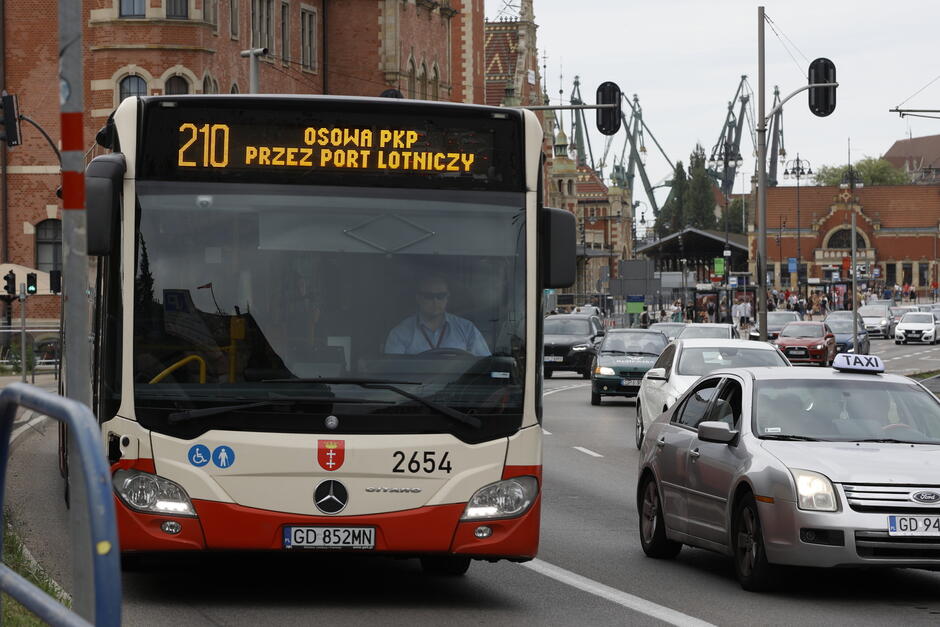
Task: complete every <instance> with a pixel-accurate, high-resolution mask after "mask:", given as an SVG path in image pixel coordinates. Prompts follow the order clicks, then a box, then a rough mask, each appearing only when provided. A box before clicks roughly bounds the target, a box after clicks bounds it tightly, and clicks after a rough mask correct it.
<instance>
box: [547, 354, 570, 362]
mask: <svg viewBox="0 0 940 627" xmlns="http://www.w3.org/2000/svg"><path fill="white" fill-rule="evenodd" d="M564 359H565V358H564V357H562V356H561V355H545V361H564Z"/></svg>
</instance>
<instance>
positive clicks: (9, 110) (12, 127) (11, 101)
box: [0, 93, 20, 146]
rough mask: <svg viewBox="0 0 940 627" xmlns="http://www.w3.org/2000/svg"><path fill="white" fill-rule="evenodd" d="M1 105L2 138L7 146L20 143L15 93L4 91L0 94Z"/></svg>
mask: <svg viewBox="0 0 940 627" xmlns="http://www.w3.org/2000/svg"><path fill="white" fill-rule="evenodd" d="M0 106H2V107H3V139H5V140H6V142H7V146H19V145H20V111H19V108H18V107H17V106H16V94H7V93H4V94H3V95H2V96H0Z"/></svg>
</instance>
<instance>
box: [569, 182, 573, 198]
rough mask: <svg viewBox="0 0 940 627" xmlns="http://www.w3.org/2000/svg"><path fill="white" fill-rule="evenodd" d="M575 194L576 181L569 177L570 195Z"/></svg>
mask: <svg viewBox="0 0 940 627" xmlns="http://www.w3.org/2000/svg"><path fill="white" fill-rule="evenodd" d="M573 194H574V181H572V180H571V179H568V195H569V196H571V195H573Z"/></svg>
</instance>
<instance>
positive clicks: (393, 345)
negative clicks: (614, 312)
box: [385, 313, 490, 357]
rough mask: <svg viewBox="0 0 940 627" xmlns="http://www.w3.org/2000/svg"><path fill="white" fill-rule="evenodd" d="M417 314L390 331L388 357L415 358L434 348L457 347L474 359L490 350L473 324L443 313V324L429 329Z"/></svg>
mask: <svg viewBox="0 0 940 627" xmlns="http://www.w3.org/2000/svg"><path fill="white" fill-rule="evenodd" d="M418 318H419V317H418V315H417V314H415V315H413V316H408V317H407V318H405V319H404V320H402V321H401V323H400V324H399V325H398V326H396V327H395V328H394V329H392V330H391V331H389V333H388V339H386V340H385V352H386V353H388V354H390V355H417V354H418V353H423V352H425V351H429V350H433V349H435V348H457V349H460V350H464V351H467V352H468V353H472V354H474V355H476V356H477V357H486V356H488V355H489V354H490V348H489V346H487V345H486V340H484V339H483V335H482V334H481V333H480V331H479V329H477V328H476V326H474V324H473V323H472V322H470V321H469V320H467V319H465V318H461V317H459V316H455V315H453V314H449V313H445V314H444V323H443V324H442V325H441V326H440V327H439V328H438V329H436V330H431V329H430V328H429V327H428V326H427V325H426V324H424V322H422V321H420V320H419V319H418Z"/></svg>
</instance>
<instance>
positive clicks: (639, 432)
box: [636, 399, 646, 448]
mask: <svg viewBox="0 0 940 627" xmlns="http://www.w3.org/2000/svg"><path fill="white" fill-rule="evenodd" d="M645 431H646V429H645V427H644V425H643V410H642V409H640V401H639V399H637V402H636V447H637V448H640V447H641V446H643V436H644V435H645Z"/></svg>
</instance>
